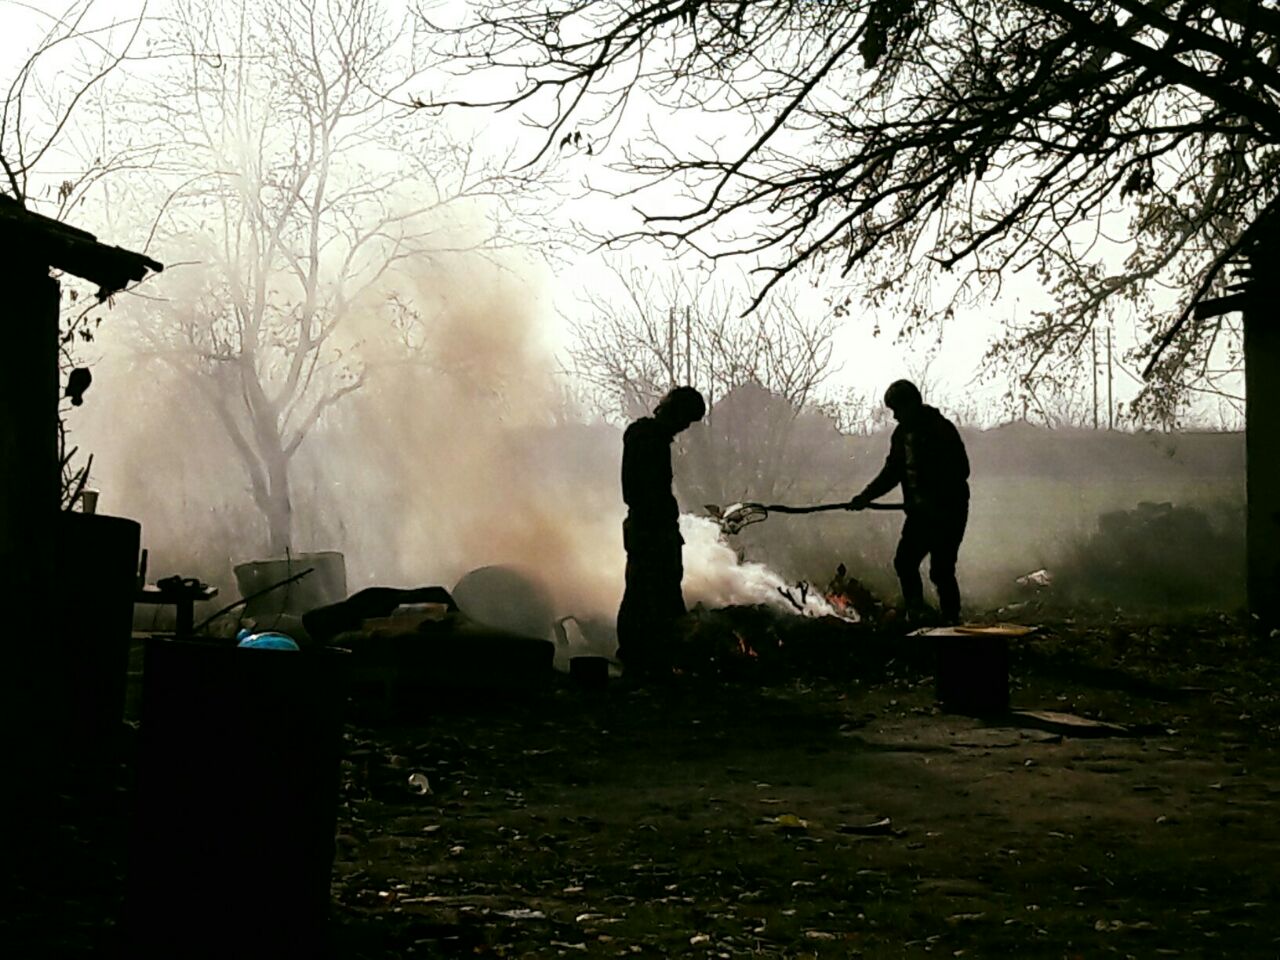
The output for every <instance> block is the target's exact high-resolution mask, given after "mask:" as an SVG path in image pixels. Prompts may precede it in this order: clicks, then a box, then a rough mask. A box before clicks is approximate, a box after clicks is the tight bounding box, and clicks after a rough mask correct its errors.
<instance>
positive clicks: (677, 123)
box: [0, 0, 1138, 407]
mask: <svg viewBox="0 0 1280 960" xmlns="http://www.w3.org/2000/svg"><path fill="white" fill-rule="evenodd" d="M68 6H69V3H68V0H62V2H53V0H0V22H3V23H4V25H5V29H4V30H3V32H0V62H3V63H4V64H5V65H6V68H5V82H6V84H7V82H8V80H9V78H11V77H12V75H13V73H14V72H15V71H16V70H17V68H18V66H19V65H20V63H21V62H22V60H23V59H25V56H26V53H27V52H28V51H29V50H30V49H31V47H32V45H33V44H34V43H35V42H36V40H37V39H38V38H39V36H40V35H41V34H42V33H43V31H44V29H45V28H46V26H47V23H48V14H49V13H50V12H54V13H62V12H63V11H64V10H65V9H66V8H67V7H68ZM140 6H141V0H100V2H99V7H100V8H101V9H100V10H99V11H98V14H99V15H104V14H106V13H110V15H113V16H117V17H123V16H125V15H126V14H128V13H130V12H131V11H136V10H137V9H138V8H139V7H140ZM159 6H160V4H158V3H155V2H153V3H152V4H151V9H153V10H154V9H157V8H158V7H159ZM435 6H437V5H433V7H435ZM390 7H391V12H392V15H393V16H395V15H396V14H397V13H398V12H402V11H403V2H402V0H392V2H391V4H390ZM447 7H448V9H449V10H450V11H451V15H453V16H456V15H457V14H458V13H459V12H460V11H462V10H463V9H464V8H465V7H466V4H465V3H460V2H451V3H449V4H447ZM437 82H438V78H434V77H432V76H430V75H427V76H422V77H418V78H416V80H415V81H414V82H413V83H412V84H411V85H410V86H409V87H408V88H407V90H408V92H411V93H412V92H418V91H419V89H421V91H422V92H423V93H428V94H430V93H434V92H437V91H435V90H431V89H430V88H431V87H432V86H433V85H434V84H436V83H437ZM494 93H495V95H498V94H499V93H500V91H494ZM645 119H646V118H645V117H644V116H643V115H642V114H641V113H640V112H639V111H636V113H635V114H634V115H632V116H631V117H629V118H628V122H627V124H626V125H625V126H624V127H623V128H622V129H621V130H620V131H619V133H618V134H617V135H616V136H615V137H614V139H613V140H612V142H611V144H610V145H609V147H608V148H607V149H606V150H605V151H604V152H603V155H596V156H592V157H588V156H585V155H583V154H579V155H577V156H573V157H565V158H562V159H558V160H557V167H558V173H559V174H560V176H561V177H562V178H563V179H564V181H565V182H566V183H568V184H570V187H569V190H568V193H569V194H570V196H571V197H573V196H576V195H577V194H580V193H582V192H583V189H584V187H585V185H586V184H587V183H588V182H591V183H596V184H598V183H608V182H609V181H608V176H609V175H608V174H607V171H606V170H605V165H606V164H607V163H609V162H611V161H614V160H617V159H618V158H619V157H620V154H621V150H622V146H623V144H624V143H625V142H626V140H627V137H628V135H629V134H631V132H632V131H635V132H638V131H639V129H640V126H641V124H642V123H643V122H644V120H645ZM661 120H662V122H663V123H664V131H666V130H669V131H670V137H669V144H668V145H670V146H673V147H676V148H678V145H679V143H680V138H681V137H684V138H689V137H691V135H692V131H694V130H697V131H698V132H699V133H700V134H702V135H704V136H705V134H706V131H707V125H706V124H707V120H706V118H704V117H694V116H691V115H684V116H676V117H672V118H670V119H667V118H661ZM423 122H424V123H430V122H433V121H432V120H431V119H430V118H428V117H425V116H424V117H423ZM446 122H448V123H449V124H450V126H451V127H452V128H453V129H455V130H457V131H474V130H477V129H481V130H483V131H484V132H483V134H481V135H480V139H479V141H478V142H479V144H480V145H481V146H489V147H492V148H493V149H507V148H510V147H513V146H514V147H516V148H517V149H518V150H519V151H521V153H522V155H525V156H527V155H529V154H530V153H531V152H532V151H533V150H535V149H536V143H537V141H536V131H530V130H528V129H527V128H525V127H522V126H521V125H520V123H519V117H518V116H517V115H515V114H503V115H500V116H497V117H495V116H491V115H484V116H483V117H478V116H477V115H476V114H469V115H468V112H465V111H464V112H460V113H459V114H458V115H446ZM673 202H674V201H673ZM648 205H649V206H650V207H652V206H656V205H657V202H656V198H651V199H650V200H649V201H648ZM562 209H563V213H564V214H565V215H566V216H569V217H572V218H573V219H574V220H576V221H579V222H582V223H584V224H585V225H587V226H588V227H590V228H591V229H593V230H595V231H598V232H605V231H607V229H608V228H609V226H610V225H617V224H619V223H625V222H627V221H628V220H630V219H631V218H632V217H633V216H634V214H633V213H632V212H631V210H630V209H629V205H628V204H627V202H626V201H622V200H615V199H612V198H609V197H607V196H604V195H596V196H591V197H587V198H582V199H576V198H575V199H566V201H565V202H564V203H563V207H562ZM156 252H157V254H158V255H160V256H161V258H162V259H163V252H161V251H156ZM625 256H626V258H629V259H630V260H631V261H633V262H638V263H641V264H643V265H645V266H647V267H649V268H651V269H653V270H664V269H671V267H670V265H669V263H668V262H667V260H666V259H665V258H666V254H665V252H664V251H662V250H660V249H658V248H657V247H656V246H645V247H637V248H632V249H631V250H629V251H628V252H627V254H626V255H625ZM623 262H626V260H624V261H623ZM682 263H683V264H684V268H685V269H689V270H693V269H696V266H695V264H696V260H695V259H694V258H693V257H692V256H687V257H685V258H684V259H683V260H682ZM717 275H718V276H720V277H721V278H722V282H723V283H724V284H725V285H726V286H732V287H736V288H738V289H740V290H741V292H742V294H743V296H744V297H745V296H746V295H747V294H748V293H749V292H750V291H751V289H752V285H753V284H754V283H756V282H758V281H754V280H752V279H750V278H747V277H745V276H744V274H743V271H742V269H741V268H740V267H737V266H734V265H731V264H730V265H725V266H722V267H721V268H719V270H718V274H717ZM815 280H816V281H817V282H816V283H815V282H814V281H815ZM796 281H797V282H795V283H793V284H791V285H790V290H791V292H790V294H789V295H791V296H794V297H795V298H796V300H797V303H798V305H799V306H800V308H801V310H803V311H825V310H826V309H827V306H826V303H825V302H824V294H825V293H827V292H829V291H830V290H832V289H834V288H836V287H837V286H838V285H839V277H838V276H837V275H836V274H835V273H834V272H833V273H828V274H821V275H814V274H803V275H800V276H798V277H797V278H796ZM616 282H617V281H616V278H615V277H614V276H613V274H612V273H611V272H610V271H609V270H607V269H605V268H604V265H603V263H602V262H601V260H600V259H599V255H589V256H588V255H583V256H581V257H578V258H576V259H575V261H574V262H573V263H571V264H570V265H569V267H568V268H566V269H563V270H562V271H560V273H559V274H558V276H556V277H555V278H554V280H553V283H552V287H553V290H554V294H553V296H554V301H555V302H554V304H546V305H545V306H546V309H545V311H544V312H545V314H546V316H547V317H548V321H549V323H551V324H552V325H553V328H552V330H551V331H549V333H550V335H551V336H552V338H553V339H555V340H556V341H557V342H558V343H560V344H561V345H563V342H564V330H563V322H562V321H561V320H560V319H559V317H558V314H560V313H569V314H572V312H573V311H574V310H575V308H577V305H578V303H579V297H580V295H581V294H582V292H583V290H584V289H586V288H590V289H593V290H597V291H599V290H612V289H614V284H616ZM1046 305H1047V301H1046V299H1045V297H1044V296H1043V295H1042V294H1041V293H1040V292H1039V290H1038V289H1037V288H1036V286H1035V285H1034V282H1033V280H1031V279H1030V278H1024V277H1012V278H1009V280H1008V283H1007V284H1006V292H1005V294H1004V296H1003V297H1002V299H1001V300H999V301H998V302H996V303H993V304H989V305H985V306H981V307H976V308H971V309H966V310H962V311H960V312H958V313H957V315H956V317H955V319H954V320H953V321H952V322H951V323H950V325H949V326H948V327H947V328H946V329H945V330H943V331H942V339H941V349H940V350H937V351H936V356H933V359H932V362H931V364H930V365H929V367H928V381H929V382H930V383H932V384H934V385H935V398H936V399H937V400H938V401H939V403H940V405H942V406H944V407H945V406H950V405H951V401H958V400H967V401H977V402H978V403H979V404H980V405H981V404H984V403H987V404H989V403H992V402H994V400H995V399H996V398H997V397H998V396H999V394H1000V393H1001V392H1002V390H1003V384H1004V381H1003V379H1002V380H1000V381H998V382H997V383H996V384H994V385H986V386H981V387H979V386H977V385H976V382H975V380H976V377H977V375H978V374H979V372H980V370H981V358H982V355H983V353H984V351H985V350H986V348H987V347H988V345H989V344H990V342H991V340H992V338H993V336H994V334H995V333H996V332H997V331H998V330H999V329H1000V327H1001V325H1002V324H1004V323H1007V322H1010V321H1016V320H1018V318H1019V317H1020V316H1021V317H1026V316H1027V315H1028V314H1029V312H1030V311H1031V310H1033V309H1042V308H1044V307H1045V306H1046ZM877 324H878V325H879V327H880V328H881V330H882V333H881V335H880V336H878V337H877V336H875V335H873V332H872V331H873V329H874V328H875V327H876V326H877ZM896 331H897V323H896V321H895V318H894V317H893V316H890V315H880V316H873V315H870V314H869V313H867V312H865V311H859V310H857V309H854V310H853V311H852V312H851V315H850V317H849V319H848V320H847V321H846V322H845V324H844V326H843V327H842V328H841V330H840V332H839V334H838V339H837V358H836V359H837V362H838V363H839V364H840V365H841V368H842V369H841V372H840V373H839V374H838V376H837V378H836V379H835V381H834V383H833V385H834V386H835V387H837V388H853V389H854V390H856V391H858V392H859V393H878V392H879V391H880V390H882V389H883V387H884V386H885V385H886V384H887V383H888V382H890V381H891V380H893V379H895V378H897V377H899V376H912V377H915V376H918V375H920V374H921V372H922V371H923V369H924V366H925V362H926V360H928V359H929V357H930V355H931V354H932V353H933V352H934V351H933V347H934V346H935V344H934V343H933V341H932V339H931V338H930V339H929V340H921V341H917V342H916V343H915V344H905V343H900V342H896V341H895V337H894V334H895V333H896ZM1130 346H1132V340H1131V338H1130V337H1129V335H1128V332H1127V330H1125V329H1123V328H1122V329H1120V330H1118V331H1117V332H1116V356H1117V360H1118V359H1119V357H1120V354H1121V353H1122V352H1123V350H1124V349H1126V348H1128V347H1130ZM1137 388H1138V385H1137V383H1136V380H1135V378H1134V376H1133V371H1132V368H1131V367H1129V368H1128V369H1126V366H1125V365H1123V364H1120V365H1118V366H1117V370H1116V375H1115V399H1116V401H1117V402H1123V401H1125V400H1127V399H1129V398H1130V397H1132V396H1133V395H1134V394H1135V393H1136V392H1137ZM1081 389H1082V391H1085V392H1086V393H1087V391H1088V385H1087V384H1082V386H1081ZM1104 389H1105V387H1104Z"/></svg>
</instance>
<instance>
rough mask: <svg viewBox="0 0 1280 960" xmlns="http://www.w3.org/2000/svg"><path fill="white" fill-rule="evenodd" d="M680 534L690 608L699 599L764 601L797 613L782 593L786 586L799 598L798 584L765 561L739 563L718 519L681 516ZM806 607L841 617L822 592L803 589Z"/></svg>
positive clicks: (707, 602)
mask: <svg viewBox="0 0 1280 960" xmlns="http://www.w3.org/2000/svg"><path fill="white" fill-rule="evenodd" d="M680 535H681V536H682V537H684V541H685V544H684V596H685V601H686V602H687V603H688V604H689V605H690V606H692V605H693V604H695V603H698V602H701V603H702V604H704V605H705V606H708V607H724V606H739V605H741V606H750V605H754V604H765V605H767V606H770V607H776V608H777V609H779V610H785V611H787V612H789V613H796V612H798V611H797V610H796V607H795V605H794V604H793V603H792V602H791V601H790V600H788V599H787V598H786V597H785V596H783V594H782V592H781V591H783V590H786V591H787V592H788V593H789V594H790V596H792V597H794V598H795V600H796V601H797V602H800V601H801V590H800V588H799V587H797V586H796V585H795V584H788V583H787V582H786V581H784V580H783V579H782V577H780V576H779V575H778V574H777V573H775V572H774V571H773V570H771V569H769V568H768V567H766V566H765V565H764V564H763V563H751V562H739V560H738V555H737V554H736V553H735V552H734V551H733V549H732V548H731V547H730V546H729V545H728V544H726V543H725V541H724V538H723V537H722V536H721V533H720V527H719V525H718V524H717V523H716V522H715V521H714V520H712V519H710V518H708V517H698V516H694V515H692V514H687V513H686V514H683V515H682V516H681V517H680ZM803 605H804V613H805V614H806V615H811V616H835V615H837V613H836V610H835V609H834V608H833V607H832V606H831V604H829V603H828V602H827V601H826V600H825V599H824V598H823V596H822V594H821V592H820V591H815V590H812V589H810V590H808V591H807V592H805V593H804V598H803Z"/></svg>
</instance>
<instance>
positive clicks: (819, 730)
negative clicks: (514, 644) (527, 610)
mask: <svg viewBox="0 0 1280 960" xmlns="http://www.w3.org/2000/svg"><path fill="white" fill-rule="evenodd" d="M1022 612H1023V613H1027V614H1029V613H1031V611H1022ZM1027 619H1028V622H1030V621H1031V620H1034V621H1035V622H1038V623H1040V624H1042V630H1041V632H1040V633H1039V634H1037V635H1035V636H1033V637H1030V638H1027V639H1025V640H1020V641H1015V642H1014V643H1013V645H1012V649H1013V663H1012V668H1011V677H1012V686H1013V700H1014V705H1015V706H1017V707H1024V708H1040V709H1049V710H1056V711H1069V712H1073V713H1076V714H1078V715H1081V716H1085V717H1093V718H1097V719H1101V720H1107V721H1112V722H1115V723H1120V724H1125V725H1128V726H1129V728H1130V729H1129V731H1128V734H1127V735H1123V736H1120V735H1111V736H1094V737H1080V736H1069V735H1068V736H1063V735H1058V734H1055V733H1053V732H1052V731H1047V730H1044V729H1041V728H1033V727H1029V726H1026V725H1024V724H1021V723H1009V722H1006V721H1003V720H999V719H997V720H988V721H981V720H976V719H971V718H967V717H962V716H956V715H951V714H947V713H943V712H941V711H940V710H939V709H938V708H937V706H936V705H935V703H934V681H933V678H932V677H931V676H930V675H929V672H930V671H929V661H928V658H927V657H926V658H922V657H920V656H918V655H916V654H913V653H912V651H911V650H910V649H909V645H910V644H911V643H913V642H914V641H911V640H906V639H902V640H897V641H893V642H891V643H890V644H889V645H888V646H887V647H884V646H882V647H880V648H878V649H879V650H880V653H879V655H877V656H875V657H868V659H867V661H866V662H865V663H862V664H861V665H860V666H858V668H857V669H855V670H854V671H853V674H852V675H848V674H847V673H846V674H845V675H842V676H840V677H838V678H826V679H824V678H820V677H816V676H808V677H802V678H796V677H791V678H789V679H787V680H785V681H782V680H778V681H776V682H769V680H770V678H767V677H758V678H755V679H754V680H751V681H747V680H743V681H739V682H736V683H711V682H708V681H698V680H693V679H687V680H685V681H683V682H677V683H675V684H674V685H672V686H671V687H670V688H663V689H657V690H645V689H641V690H626V689H623V688H622V687H620V686H619V685H617V684H615V685H613V686H611V687H610V688H609V689H607V690H605V691H603V692H594V693H593V692H589V691H582V690H579V689H576V688H574V687H571V686H570V685H569V684H568V682H567V680H565V681H564V682H562V683H559V684H557V685H556V686H555V687H554V689H549V690H546V691H543V692H540V693H537V694H535V695H532V696H528V697H525V698H521V699H514V700H511V699H501V700H495V699H493V698H489V697H480V696H474V697H471V698H468V699H464V700H463V701H462V702H460V703H453V704H448V705H446V704H440V705H429V706H430V709H428V710H426V711H425V713H424V715H423V716H422V717H421V719H419V720H416V721H414V722H411V723H404V722H401V723H395V724H387V723H378V722H374V720H373V719H368V718H367V719H366V720H365V721H364V722H362V723H359V724H355V723H353V724H351V725H349V726H348V727H347V729H346V734H345V743H344V746H345V759H344V760H343V768H342V795H341V805H340V809H339V825H338V854H337V860H336V863H335V867H334V873H333V880H334V883H333V904H334V916H333V936H334V942H335V953H336V955H337V956H338V957H344V958H345V957H351V958H375V957H379V958H381V957H398V956H406V957H407V956H424V957H475V956H505V957H562V956H563V957H577V956H583V955H585V956H594V957H619V956H621V957H626V956H644V957H662V956H667V957H671V956H684V957H739V956H742V957H748V956H759V957H794V958H799V957H850V956H864V957H913V956H922V957H923V956H935V957H936V956H953V957H954V956H964V957H1018V958H1033V957H1053V958H1075V957H1084V958H1091V957H1097V956H1109V955H1112V954H1114V955H1117V956H1123V957H1159V956H1182V957H1264V956H1266V957H1270V956H1276V955H1280V920H1277V919H1275V918H1274V914H1273V913H1272V912H1271V909H1270V907H1271V905H1272V904H1273V903H1274V902H1275V901H1276V899H1277V898H1276V893H1277V891H1276V886H1277V879H1278V878H1280V868H1278V867H1277V857H1276V853H1277V844H1280V824H1278V823H1277V819H1276V816H1275V813H1276V804H1277V801H1278V800H1280V762H1278V761H1277V755H1276V746H1277V743H1278V742H1280V704H1278V703H1277V700H1276V692H1275V686H1274V678H1275V676H1276V668H1277V665H1278V664H1280V639H1262V640H1256V639H1255V640H1250V639H1248V638H1247V637H1246V635H1245V630H1244V625H1243V624H1242V623H1240V622H1238V621H1236V620H1232V619H1228V618H1217V617H1206V618H1202V619H1199V620H1194V621H1183V622H1177V623H1168V624H1153V623H1152V621H1151V620H1150V619H1149V618H1147V619H1143V620H1141V621H1135V620H1129V619H1122V618H1118V617H1113V616H1102V615H1093V616H1091V617H1089V618H1083V617H1081V618H1080V619H1078V620H1077V621H1065V620H1052V619H1049V618H1047V616H1046V615H1045V614H1044V613H1043V612H1039V614H1038V615H1037V616H1035V617H1028V618H1027ZM894 644H900V645H901V656H898V655H896V654H895V651H896V650H897V648H896V647H895V646H894ZM885 650H887V651H888V655H887V656H886V655H885V653H884V651H885ZM851 662H852V663H854V664H855V665H857V664H859V658H858V657H857V656H855V657H853V658H852V659H851ZM369 716H370V715H368V714H366V717H369ZM121 770H122V778H123V779H122V780H121V782H120V783H119V784H117V785H116V786H115V788H114V791H113V793H112V796H113V797H114V800H113V801H112V802H109V803H106V804H101V803H98V804H96V805H95V806H94V808H93V810H91V811H86V810H85V809H84V807H83V805H80V806H77V804H76V798H75V797H71V796H66V797H63V798H61V799H62V801H63V802H64V806H65V809H64V810H61V811H59V812H57V816H58V817H59V824H60V833H59V834H58V835H59V837H61V840H60V841H59V843H60V844H61V847H59V848H58V849H54V850H52V851H50V853H49V857H48V859H49V861H50V862H55V863H56V862H66V863H72V862H74V864H75V871H76V885H75V891H74V895H72V896H70V897H68V898H63V899H61V900H60V901H59V902H53V901H51V900H50V899H49V898H48V897H45V898H42V899H40V900H38V901H33V900H26V901H24V900H23V898H22V896H21V885H19V886H20V889H19V894H18V895H17V896H16V899H11V901H10V905H9V906H10V910H9V913H8V915H7V916H6V917H5V918H4V921H3V922H4V924H5V926H6V927H7V928H8V931H9V933H10V934H21V937H20V938H19V939H20V940H22V941H24V942H26V943H27V944H28V946H27V947H25V948H23V949H19V950H18V951H17V952H16V953H8V954H7V955H9V956H15V957H25V956H31V957H43V956H102V955H106V954H105V952H104V951H105V948H104V946H103V945H104V944H106V943H108V942H110V938H111V936H112V931H113V930H114V929H116V927H117V920H118V917H119V910H120V890H121V886H120V875H121V873H122V871H123V863H124V858H125V842H126V841H125V833H124V830H123V827H124V823H125V818H124V817H123V811H124V810H126V809H127V806H128V790H127V781H128V777H127V772H128V771H127V765H126V766H122V768H121ZM415 774H421V775H423V776H424V777H425V778H426V779H427V782H428V785H429V789H430V792H429V793H420V792H419V791H420V789H421V786H420V784H421V780H420V779H419V780H417V781H416V782H417V783H418V784H419V786H413V785H411V784H410V778H411V777H413V776H414V775H415ZM886 818H887V819H888V821H889V822H888V823H887V824H886V823H885V822H884V820H885V819H886ZM60 858H62V859H61V860H60ZM246 885H247V886H248V887H251V886H252V878H246ZM33 931H34V932H33ZM49 931H56V933H55V934H49ZM41 932H43V934H42V933H41ZM0 934H4V931H3V930H0ZM41 935H51V936H53V937H54V939H55V940H56V949H54V948H51V947H49V946H48V944H47V943H45V942H44V941H41V942H42V943H45V945H44V946H39V947H38V946H35V944H36V942H37V940H39V937H40V936H41ZM12 942H19V940H14V941H12Z"/></svg>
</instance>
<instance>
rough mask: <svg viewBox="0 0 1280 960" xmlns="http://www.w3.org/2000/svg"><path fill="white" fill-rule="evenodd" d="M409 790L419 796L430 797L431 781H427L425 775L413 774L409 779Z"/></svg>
mask: <svg viewBox="0 0 1280 960" xmlns="http://www.w3.org/2000/svg"><path fill="white" fill-rule="evenodd" d="M409 789H410V790H412V791H413V792H414V793H416V794H418V795H419V796H422V797H426V796H429V795H430V794H431V792H432V790H431V781H430V780H428V779H427V775H426V774H425V773H415V774H411V775H410V777H409Z"/></svg>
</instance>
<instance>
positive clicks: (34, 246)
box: [0, 194, 164, 300]
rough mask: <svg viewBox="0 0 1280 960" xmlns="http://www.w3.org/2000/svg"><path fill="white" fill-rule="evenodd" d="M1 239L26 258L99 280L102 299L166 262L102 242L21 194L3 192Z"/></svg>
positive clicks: (156, 270)
mask: <svg viewBox="0 0 1280 960" xmlns="http://www.w3.org/2000/svg"><path fill="white" fill-rule="evenodd" d="M0 240H4V241H7V242H6V243H5V246H6V247H8V248H9V249H10V250H15V251H17V250H21V251H23V252H22V254H21V255H23V256H25V257H27V258H28V259H33V260H36V261H39V262H43V263H45V264H47V265H48V266H50V267H52V268H54V269H56V270H61V271H63V272H64V273H69V274H71V275H73V276H76V277H80V278H81V279H84V280H88V281H90V282H91V283H96V284H97V285H98V293H97V296H98V299H99V300H105V299H106V298H107V297H109V296H111V295H112V294H113V293H117V292H119V291H120V290H123V289H124V288H125V287H126V286H128V285H129V284H130V283H134V282H137V281H139V280H141V279H143V278H144V277H145V276H146V275H147V272H148V271H151V272H153V273H159V272H160V271H162V270H163V269H164V265H163V264H162V263H160V262H159V261H158V260H155V259H153V258H151V257H149V256H147V255H146V254H144V253H137V252H135V251H133V250H126V249H125V248H124V247H117V246H113V245H111V244H107V243H103V242H102V241H100V240H99V239H98V238H97V237H96V236H94V235H93V234H92V233H89V232H88V231H86V230H81V229H79V228H78V227H73V226H70V225H68V224H65V223H63V222H62V221H60V220H55V219H54V218H53V217H46V216H45V215H44V214H41V213H36V212H35V211H34V210H28V209H27V208H26V207H24V206H23V205H22V204H21V203H19V202H18V201H17V200H15V199H13V198H12V197H9V196H4V195H3V194H0Z"/></svg>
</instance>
